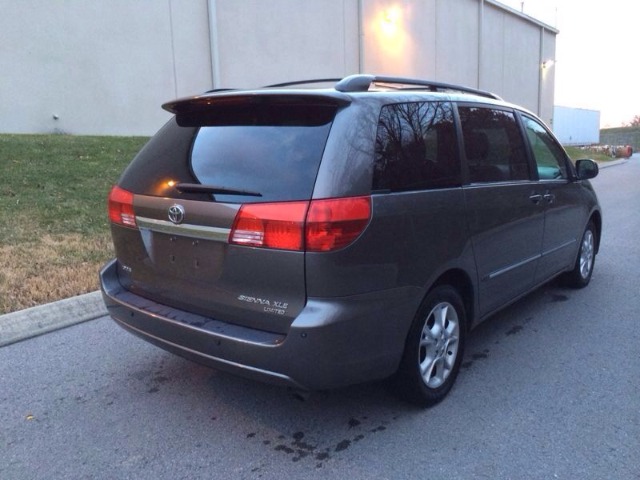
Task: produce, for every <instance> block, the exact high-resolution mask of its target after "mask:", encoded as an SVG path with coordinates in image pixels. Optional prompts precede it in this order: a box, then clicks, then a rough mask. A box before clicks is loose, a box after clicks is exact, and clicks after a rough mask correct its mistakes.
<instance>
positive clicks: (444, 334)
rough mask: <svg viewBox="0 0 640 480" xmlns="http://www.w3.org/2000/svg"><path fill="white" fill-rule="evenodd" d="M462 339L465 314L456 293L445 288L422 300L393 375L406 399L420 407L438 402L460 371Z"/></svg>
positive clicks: (439, 288) (451, 289)
mask: <svg viewBox="0 0 640 480" xmlns="http://www.w3.org/2000/svg"><path fill="white" fill-rule="evenodd" d="M465 338H466V312H465V309H464V304H463V302H462V299H461V297H460V294H459V293H458V292H457V291H456V290H455V289H454V288H453V287H450V286H448V285H440V286H438V287H436V288H434V289H433V290H432V291H431V292H429V294H428V295H427V296H426V297H425V299H424V301H423V302H422V305H421V307H420V309H419V310H418V313H417V314H416V317H415V318H414V320H413V323H412V324H411V328H410V329H409V334H408V336H407V341H406V344H405V350H404V354H403V357H402V360H401V362H400V367H399V368H398V372H397V373H396V378H395V380H396V385H397V387H398V390H399V392H400V394H401V395H402V396H403V397H404V398H405V399H407V400H409V401H411V402H413V403H417V404H418V405H421V406H423V407H427V406H430V405H434V404H436V403H438V402H439V401H441V400H442V399H443V398H444V397H445V396H446V395H447V393H448V392H449V390H451V387H452V386H453V383H454V382H455V379H456V377H457V375H458V371H459V370H460V363H461V361H462V355H463V351H464V344H465Z"/></svg>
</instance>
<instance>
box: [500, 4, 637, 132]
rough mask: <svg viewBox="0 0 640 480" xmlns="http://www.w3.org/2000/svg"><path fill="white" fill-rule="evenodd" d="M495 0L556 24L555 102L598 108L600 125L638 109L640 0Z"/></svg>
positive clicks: (617, 123)
mask: <svg viewBox="0 0 640 480" xmlns="http://www.w3.org/2000/svg"><path fill="white" fill-rule="evenodd" d="M499 1H500V2H501V3H504V4H506V5H508V6H510V7H512V8H514V9H516V10H518V11H523V6H524V13H525V14H527V15H530V16H532V17H535V18H537V19H539V20H541V21H543V22H544V23H547V24H549V25H551V26H552V27H555V28H557V29H558V30H560V33H559V34H558V36H557V42H556V59H555V60H556V63H555V65H554V66H553V68H555V69H556V91H555V104H556V105H562V106H566V107H576V108H587V109H592V110H599V111H600V124H601V126H602V127H607V126H610V127H615V126H620V125H622V124H624V123H628V122H630V121H631V119H632V118H633V117H634V116H635V115H640V88H639V85H640V69H638V66H639V65H640V52H638V46H640V1H638V0H606V1H603V0H525V1H524V2H523V1H521V0H499Z"/></svg>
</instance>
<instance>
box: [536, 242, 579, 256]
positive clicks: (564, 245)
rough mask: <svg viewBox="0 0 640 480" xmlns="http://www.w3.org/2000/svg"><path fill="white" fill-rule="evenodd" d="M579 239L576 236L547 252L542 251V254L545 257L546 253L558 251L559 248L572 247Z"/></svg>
mask: <svg viewBox="0 0 640 480" xmlns="http://www.w3.org/2000/svg"><path fill="white" fill-rule="evenodd" d="M577 241H578V239H577V238H574V239H572V240H570V241H568V242H566V243H563V244H562V245H559V246H557V247H554V248H551V249H549V250H547V251H546V252H542V256H543V257H544V256H545V255H551V254H552V253H555V252H557V251H558V250H562V249H563V248H567V247H570V246H572V245H575V244H576V242H577Z"/></svg>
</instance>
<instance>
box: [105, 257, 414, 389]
mask: <svg viewBox="0 0 640 480" xmlns="http://www.w3.org/2000/svg"><path fill="white" fill-rule="evenodd" d="M100 282H101V288H102V295H103V298H104V302H105V305H106V307H107V310H108V312H109V315H111V317H112V318H113V319H114V320H115V321H116V322H117V323H118V324H119V325H120V326H122V327H123V328H125V329H126V330H128V331H130V332H131V333H133V334H135V335H137V336H139V337H141V338H143V339H144V340H147V341H148V342H151V343H153V344H155V345H157V346H159V347H161V348H163V349H165V350H168V351H170V352H172V353H175V354H178V355H180V356H183V357H185V358H188V359H191V360H194V361H197V362H199V363H203V364H205V365H208V366H211V367H213V368H216V369H219V370H224V371H228V372H230V373H233V374H237V375H241V376H244V377H248V378H252V379H256V380H261V381H266V382H269V383H275V384H279V385H283V386H291V387H294V388H298V389H303V390H320V389H327V388H335V387H340V386H344V385H349V384H355V383H360V382H365V381H370V380H375V379H381V378H385V377H387V376H389V375H391V374H393V373H394V372H395V370H396V369H397V367H398V363H399V361H400V357H401V355H402V351H403V349H404V342H405V338H406V334H407V331H408V329H409V324H410V323H411V320H412V318H413V315H414V313H415V311H416V310H417V308H418V304H419V301H420V299H419V292H418V291H417V289H411V288H398V289H392V290H386V291H383V292H374V293H370V294H365V295H357V296H351V297H341V298H337V299H336V298H332V299H317V298H315V299H311V298H310V299H308V301H307V304H306V306H305V308H304V309H303V310H302V312H301V313H300V315H299V316H298V317H297V318H296V319H295V320H294V322H293V323H292V325H291V328H290V329H289V332H288V333H287V334H286V335H281V334H275V333H270V332H264V331H261V330H255V329H251V328H246V327H241V326H238V325H233V324H230V323H226V322H222V321H220V320H216V319H213V318H207V317H203V316H200V315H195V314H192V313H189V312H185V311H183V310H178V309H175V308H172V307H168V306H166V305H161V304H158V303H156V302H153V301H151V300H148V299H145V298H143V297H141V296H138V295H135V294H133V293H131V292H129V291H127V290H125V289H124V288H123V287H122V285H121V284H120V281H119V279H118V274H117V269H116V261H115V260H114V261H111V262H110V263H109V264H107V265H106V266H105V267H104V269H103V270H102V271H101V272H100Z"/></svg>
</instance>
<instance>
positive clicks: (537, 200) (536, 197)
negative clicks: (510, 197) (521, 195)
mask: <svg viewBox="0 0 640 480" xmlns="http://www.w3.org/2000/svg"><path fill="white" fill-rule="evenodd" d="M529 200H531V201H532V202H533V203H535V204H536V205H538V204H539V203H540V202H541V201H542V195H540V194H539V193H534V194H532V195H530V196H529Z"/></svg>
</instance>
